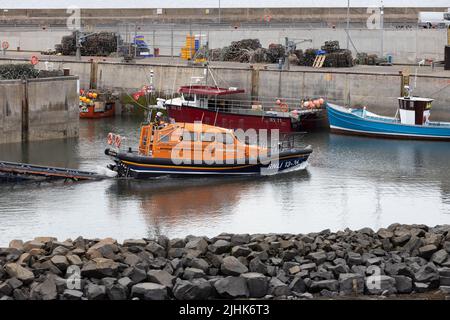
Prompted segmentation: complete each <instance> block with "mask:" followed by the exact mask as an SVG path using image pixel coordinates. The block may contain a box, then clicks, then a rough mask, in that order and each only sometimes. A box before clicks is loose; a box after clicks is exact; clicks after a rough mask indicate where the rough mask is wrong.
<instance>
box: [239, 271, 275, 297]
mask: <svg viewBox="0 0 450 320" xmlns="http://www.w3.org/2000/svg"><path fill="white" fill-rule="evenodd" d="M241 277H243V278H244V279H245V280H247V287H248V291H249V296H250V298H261V297H264V296H265V295H266V294H267V290H268V288H269V280H268V278H267V277H266V276H265V275H263V274H262V273H257V272H248V273H244V274H242V275H241Z"/></svg>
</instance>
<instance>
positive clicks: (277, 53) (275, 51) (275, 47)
mask: <svg viewBox="0 0 450 320" xmlns="http://www.w3.org/2000/svg"><path fill="white" fill-rule="evenodd" d="M285 53H286V49H285V48H284V46H283V45H281V44H275V43H271V44H270V45H269V50H268V52H267V60H268V61H267V62H270V63H278V61H279V60H280V59H283V58H284V55H285Z"/></svg>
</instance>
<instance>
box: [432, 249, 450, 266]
mask: <svg viewBox="0 0 450 320" xmlns="http://www.w3.org/2000/svg"><path fill="white" fill-rule="evenodd" d="M447 257H448V253H447V251H445V250H444V249H441V250H438V251H436V252H435V253H433V255H432V256H431V261H433V262H434V263H437V264H442V263H444V262H445V261H446V260H447Z"/></svg>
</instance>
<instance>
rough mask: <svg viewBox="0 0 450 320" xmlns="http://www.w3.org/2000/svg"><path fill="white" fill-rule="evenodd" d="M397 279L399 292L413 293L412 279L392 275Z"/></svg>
mask: <svg viewBox="0 0 450 320" xmlns="http://www.w3.org/2000/svg"><path fill="white" fill-rule="evenodd" d="M392 277H393V278H394V279H395V287H396V289H397V292H398V293H411V292H412V290H413V282H412V279H411V278H409V277H406V276H398V275H395V276H392Z"/></svg>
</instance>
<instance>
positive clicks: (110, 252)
mask: <svg viewBox="0 0 450 320" xmlns="http://www.w3.org/2000/svg"><path fill="white" fill-rule="evenodd" d="M118 250H119V248H118V247H117V241H116V240H115V239H112V238H105V239H102V240H100V241H99V242H97V243H96V244H94V245H93V246H91V247H90V248H89V249H88V251H87V252H86V256H87V257H88V258H90V259H95V258H106V259H114V257H115V253H116V252H117V251H118Z"/></svg>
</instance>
